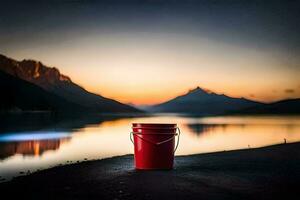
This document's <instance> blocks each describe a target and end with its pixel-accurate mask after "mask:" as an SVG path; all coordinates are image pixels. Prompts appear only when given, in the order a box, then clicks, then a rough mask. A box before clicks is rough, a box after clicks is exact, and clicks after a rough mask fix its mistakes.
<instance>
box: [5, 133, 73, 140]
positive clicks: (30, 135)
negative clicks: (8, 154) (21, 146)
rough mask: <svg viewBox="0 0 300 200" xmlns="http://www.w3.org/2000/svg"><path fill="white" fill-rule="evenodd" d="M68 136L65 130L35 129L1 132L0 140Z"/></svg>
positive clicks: (45, 138)
mask: <svg viewBox="0 0 300 200" xmlns="http://www.w3.org/2000/svg"><path fill="white" fill-rule="evenodd" d="M67 137H70V133H67V132H54V131H53V132H51V131H47V132H46V131H36V132H23V133H10V134H1V135H0V142H13V141H31V140H51V139H60V138H67Z"/></svg>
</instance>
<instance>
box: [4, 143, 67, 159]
mask: <svg viewBox="0 0 300 200" xmlns="http://www.w3.org/2000/svg"><path fill="white" fill-rule="evenodd" d="M69 139H70V138H63V139H51V140H31V141H19V142H1V143H0V159H6V158H8V157H10V156H13V155H15V154H21V155H23V156H41V155H43V153H44V152H46V151H54V150H58V149H59V147H60V146H61V145H62V144H63V143H65V142H67V141H69Z"/></svg>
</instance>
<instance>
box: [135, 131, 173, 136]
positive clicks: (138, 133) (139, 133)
mask: <svg viewBox="0 0 300 200" xmlns="http://www.w3.org/2000/svg"><path fill="white" fill-rule="evenodd" d="M131 133H132V134H133V135H175V136H176V135H178V133H141V132H131Z"/></svg>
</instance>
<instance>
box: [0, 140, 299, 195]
mask: <svg viewBox="0 0 300 200" xmlns="http://www.w3.org/2000/svg"><path fill="white" fill-rule="evenodd" d="M299 186H300V143H294V144H285V145H275V146H270V147H265V148H259V149H250V150H239V151H230V152H220V153H211V154H199V155H192V156H179V157H176V167H175V169H174V170H170V171H136V170H134V168H133V156H122V157H115V158H110V159H105V160H99V161H88V162H83V163H80V164H73V165H68V166H63V167H56V168H52V169H49V170H45V171H41V172H38V173H34V174H32V175H29V176H25V177H19V178H16V179H14V180H13V181H10V182H6V183H2V184H0V192H1V193H0V194H1V199H2V197H3V198H4V197H5V199H11V198H16V197H21V198H22V199H164V200H166V199H173V200H174V199H188V200H192V199H205V200H210V199H239V200H244V199H256V200H257V199H298V198H299V196H298V195H299ZM6 195H8V196H6Z"/></svg>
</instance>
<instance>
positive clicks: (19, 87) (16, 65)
mask: <svg viewBox="0 0 300 200" xmlns="http://www.w3.org/2000/svg"><path fill="white" fill-rule="evenodd" d="M0 89H1V98H0V111H11V110H19V111H45V110H46V111H58V112H80V113H84V112H96V113H139V112H142V111H141V110H139V109H137V108H135V107H134V106H131V105H126V104H122V103H120V102H118V101H116V100H113V99H109V98H105V97H103V96H101V95H97V94H94V93H91V92H89V91H87V90H85V89H84V88H83V87H81V86H79V85H77V84H76V83H74V82H73V81H72V80H71V78H69V77H68V76H66V75H64V74H61V73H60V71H59V70H58V69H57V68H55V67H48V66H46V65H44V64H43V63H41V62H38V61H35V60H22V61H16V60H14V59H11V58H8V57H6V56H4V55H1V54H0ZM142 110H145V111H148V112H161V113H191V114H197V115H218V114H290V113H300V99H290V100H282V101H279V102H275V103H269V104H267V103H261V102H257V101H252V100H249V99H245V98H234V97H230V96H227V95H224V94H217V93H214V92H212V91H210V90H207V89H203V88H201V87H197V88H195V89H192V90H190V91H188V92H187V93H186V94H184V95H180V96H177V97H175V98H173V99H171V100H169V101H166V102H164V103H161V104H157V105H153V106H146V107H143V108H142Z"/></svg>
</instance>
